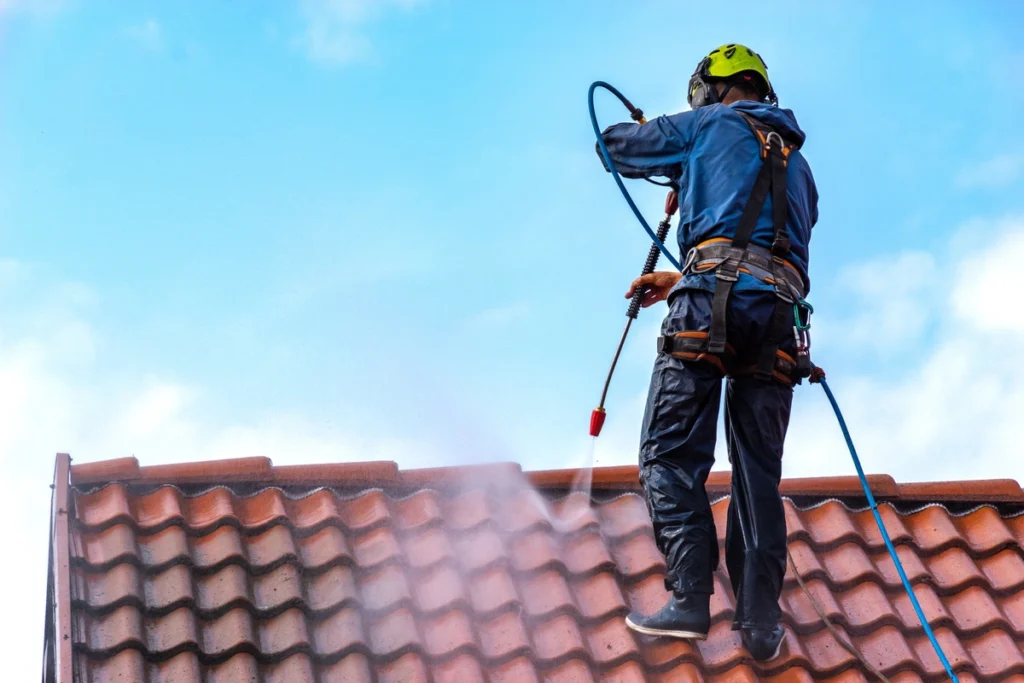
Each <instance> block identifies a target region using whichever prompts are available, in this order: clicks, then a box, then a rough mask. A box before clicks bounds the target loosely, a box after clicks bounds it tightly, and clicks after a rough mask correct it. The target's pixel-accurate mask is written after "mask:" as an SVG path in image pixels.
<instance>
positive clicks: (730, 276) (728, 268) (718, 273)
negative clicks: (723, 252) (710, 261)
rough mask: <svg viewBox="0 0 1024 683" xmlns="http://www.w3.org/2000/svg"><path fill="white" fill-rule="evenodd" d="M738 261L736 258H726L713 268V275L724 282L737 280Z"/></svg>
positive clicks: (738, 274)
mask: <svg viewBox="0 0 1024 683" xmlns="http://www.w3.org/2000/svg"><path fill="white" fill-rule="evenodd" d="M739 269H740V262H739V261H738V260H737V259H733V258H727V259H726V260H724V261H722V263H721V265H719V266H718V268H716V269H715V277H716V278H718V279H719V280H725V281H726V282H738V281H739V279H740V272H739Z"/></svg>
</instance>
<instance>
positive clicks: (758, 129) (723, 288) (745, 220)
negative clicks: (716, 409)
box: [708, 112, 795, 376]
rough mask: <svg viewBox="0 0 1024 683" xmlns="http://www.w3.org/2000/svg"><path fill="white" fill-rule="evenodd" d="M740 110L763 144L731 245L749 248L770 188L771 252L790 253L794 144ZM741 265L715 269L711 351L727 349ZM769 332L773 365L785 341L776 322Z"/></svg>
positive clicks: (731, 262)
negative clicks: (790, 164)
mask: <svg viewBox="0 0 1024 683" xmlns="http://www.w3.org/2000/svg"><path fill="white" fill-rule="evenodd" d="M737 113H738V114H739V115H740V116H742V117H743V120H744V121H745V122H746V123H747V125H748V126H749V127H750V130H751V132H753V133H754V136H755V137H756V138H757V140H758V142H759V143H760V145H761V168H760V170H759V171H758V173H757V177H756V178H755V179H754V187H753V189H752V190H751V192H750V196H749V197H748V198H747V203H746V205H745V206H744V207H743V214H742V215H741V217H740V222H739V224H738V225H737V226H736V233H735V234H734V236H733V239H732V247H733V249H735V250H738V251H739V252H743V251H745V250H746V249H747V247H748V246H749V244H750V238H751V237H752V236H753V234H754V228H755V227H757V219H758V218H759V217H760V216H761V211H762V210H763V209H764V203H765V201H767V199H768V193H769V192H771V193H772V222H773V228H774V235H773V238H772V249H771V252H772V256H773V257H775V258H777V259H782V258H785V257H786V255H788V254H789V247H790V244H789V237H788V233H787V231H786V221H787V220H788V209H789V201H788V199H787V197H786V168H787V164H788V160H789V155H790V153H791V152H792V150H793V149H794V148H795V145H792V144H787V143H786V142H785V140H783V138H782V136H781V135H780V134H779V133H778V131H776V130H775V129H774V128H772V127H771V126H768V125H766V124H764V123H762V122H761V121H759V120H757V119H755V118H754V117H752V116H749V115H748V114H745V113H744V112H737ZM739 266H740V263H739V260H738V259H737V258H730V259H726V260H725V261H723V262H722V264H721V265H720V266H719V267H718V268H717V269H716V270H715V276H716V277H717V278H718V282H717V283H716V285H715V294H714V297H713V298H712V304H711V309H712V310H711V329H710V332H709V335H708V352H709V353H722V352H724V351H725V341H726V316H727V313H728V303H729V294H730V293H731V292H732V285H733V283H734V282H736V281H737V280H738V279H739V272H738V271H739ZM772 268H773V275H776V273H775V272H774V268H775V264H774V262H773V265H772ZM775 279H776V281H777V280H778V278H777V277H776V278H775ZM776 291H778V290H776ZM779 303H780V304H781V303H782V302H781V301H780V302H779ZM775 320H776V321H778V320H781V314H779V313H778V312H777V313H776V315H775ZM786 332H788V329H787V330H783V331H782V333H781V334H782V335H785V333H786ZM769 336H770V340H769V346H774V349H772V350H771V353H772V355H773V358H772V360H771V363H772V364H773V365H774V354H775V352H776V351H777V350H778V346H779V345H780V344H781V343H782V340H783V338H784V336H779V331H778V326H777V325H773V326H772V330H771V332H770V333H769ZM767 353H768V349H765V351H764V353H763V354H762V359H765V362H764V363H758V366H759V374H762V375H763V374H764V373H763V372H762V370H763V369H764V367H763V366H767V363H768V361H767V359H766V355H767ZM767 374H768V375H769V376H770V375H771V369H768V370H767Z"/></svg>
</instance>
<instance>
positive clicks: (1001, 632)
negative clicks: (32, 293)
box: [58, 459, 1024, 683]
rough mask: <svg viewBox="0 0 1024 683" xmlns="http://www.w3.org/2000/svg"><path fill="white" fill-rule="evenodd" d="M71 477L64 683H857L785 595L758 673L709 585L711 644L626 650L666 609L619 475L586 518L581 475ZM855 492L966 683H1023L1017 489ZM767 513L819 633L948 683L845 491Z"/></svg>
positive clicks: (716, 477) (286, 471) (1023, 592)
mask: <svg viewBox="0 0 1024 683" xmlns="http://www.w3.org/2000/svg"><path fill="white" fill-rule="evenodd" d="M58 469H59V468H58ZM71 471H72V474H71V481H72V489H71V492H70V494H69V495H70V498H71V500H70V501H69V503H70V510H71V515H70V517H71V519H70V534H69V536H70V538H69V544H70V569H69V572H70V597H71V599H70V604H71V606H70V623H71V641H72V644H71V647H72V650H73V652H74V655H73V660H74V669H75V676H76V677H75V678H74V681H76V682H78V683H98V682H100V681H104V682H105V681H118V682H121V681H138V682H147V683H156V682H160V683H165V682H168V683H169V682H171V681H174V682H175V683H192V682H198V681H203V682H205V683H214V682H216V683H222V682H226V681H246V682H256V681H261V682H266V683H270V682H273V683H286V682H287V683H307V682H308V683H313V682H314V681H315V682H317V683H334V682H335V681H352V682H358V681H380V682H382V683H384V682H387V683H390V682H396V683H397V682H398V681H402V682H405V683H412V682H416V681H435V682H439V683H440V682H447V681H453V682H456V681H458V682H467V683H470V682H474V681H495V682H505V681H524V682H530V681H558V682H561V681H574V682H575V681H620V682H628V681H714V682H715V683H719V682H723V683H724V682H729V683H732V682H740V681H756V680H768V681H773V682H775V683H783V682H787V683H788V682H791V681H792V682H797V681H831V682H833V683H852V682H854V681H865V680H870V678H869V677H868V675H867V674H865V673H863V672H862V670H861V667H860V664H859V663H858V662H857V661H856V659H855V658H854V657H853V656H852V655H850V654H849V653H848V652H847V651H846V650H844V649H843V648H842V647H840V646H839V645H838V643H837V642H836V641H835V639H834V638H833V636H832V635H831V634H830V633H829V632H828V631H827V630H826V629H825V627H824V625H823V624H822V623H821V621H820V620H819V618H818V617H817V615H816V614H815V612H814V610H813V609H812V607H811V604H810V602H809V601H808V599H807V597H806V596H805V595H804V594H803V593H802V592H801V590H800V588H799V587H798V585H797V583H796V581H795V578H794V577H793V576H792V575H791V574H787V577H786V582H785V589H784V594H783V607H784V610H785V617H784V619H785V626H786V628H787V629H788V631H789V637H788V638H787V639H786V643H785V645H784V646H783V655H782V656H781V657H780V658H779V659H777V660H776V661H773V662H771V663H769V664H767V665H765V666H762V665H758V664H755V663H754V662H753V661H752V660H751V659H750V657H749V655H748V654H747V653H746V651H745V650H744V649H743V647H742V646H741V645H740V642H739V638H738V634H736V633H735V632H733V631H731V630H730V619H731V613H732V592H731V589H730V588H729V585H728V580H727V578H726V576H725V574H724V573H722V572H720V573H719V574H718V575H717V577H716V592H715V595H714V597H713V600H712V612H713V626H712V630H711V633H710V635H709V638H708V639H707V640H706V641H703V642H699V643H696V644H690V643H685V642H681V641H668V640H658V639H651V638H646V637H642V636H637V635H635V634H633V633H632V632H630V631H628V630H627V629H626V627H625V625H624V623H623V617H624V616H625V614H626V613H627V611H629V610H630V609H640V610H642V611H644V612H649V611H653V610H655V609H657V608H659V607H660V606H661V605H662V604H663V602H664V600H665V599H666V593H665V589H664V585H663V583H662V578H663V575H664V562H663V560H662V557H661V555H660V554H659V552H658V550H657V548H656V547H655V544H654V540H653V537H652V535H651V528H650V520H649V518H648V515H647V510H646V507H645V504H644V501H643V498H642V497H641V496H640V495H638V492H637V491H638V489H637V485H636V468H607V469H602V470H597V471H595V474H594V494H593V501H591V500H589V499H588V498H587V497H586V496H585V495H583V494H580V493H576V494H567V492H568V490H569V486H570V483H571V481H572V478H573V476H574V475H575V474H576V473H573V472H549V473H536V474H532V475H525V476H524V475H522V474H521V473H520V472H519V470H518V468H516V467H515V466H495V467H485V468H450V469H437V470H419V471H417V470H411V471H399V470H398V469H397V468H396V467H395V466H394V465H393V464H392V463H364V464H359V465H337V466H321V467H307V468H276V467H273V466H272V465H271V463H270V462H269V461H268V460H265V459H251V460H245V461H221V462H218V463H207V464H202V465H181V466H164V467H153V468H145V467H143V468H140V467H139V466H138V464H137V463H136V462H135V461H134V459H128V460H120V461H109V462H106V463H96V464H88V465H81V466H76V467H74V468H72V470H71ZM110 482H116V483H110ZM872 483H873V486H874V488H875V490H876V492H877V493H878V495H879V498H880V499H882V500H887V501H889V502H888V503H886V504H883V505H882V506H881V513H882V516H883V518H884V520H885V522H886V524H887V526H888V529H889V532H890V535H891V537H892V539H893V541H894V543H896V545H897V547H898V552H899V554H900V557H901V558H902V560H903V562H904V566H905V567H906V570H907V573H908V575H909V577H910V580H911V581H912V582H913V584H914V586H915V589H916V591H917V595H918V597H919V599H920V601H921V604H922V606H923V608H924V610H925V613H926V614H927V616H928V617H929V619H930V621H931V623H932V626H933V628H935V630H936V633H937V637H938V639H939V642H940V643H941V644H942V646H943V647H944V649H945V652H946V654H947V656H948V657H949V658H950V660H951V662H952V664H953V666H954V667H955V669H956V670H957V671H958V672H959V673H960V674H961V680H962V681H965V682H966V681H1012V682H1016V683H1021V682H1024V653H1022V649H1024V553H1022V550H1021V540H1022V539H1024V515H1021V514H1019V512H1020V510H1021V509H1022V506H1024V493H1022V491H1021V489H1020V487H1019V486H1017V484H1016V483H1014V482H1009V481H1000V482H978V483H953V484H936V485H921V484H917V485H904V486H900V485H898V484H896V483H895V482H893V481H892V479H890V478H888V477H875V478H873V479H872ZM709 489H710V491H711V492H712V495H713V496H716V497H720V496H724V495H725V494H726V493H727V491H728V475H722V474H718V473H716V474H713V475H712V480H711V481H710V482H709ZM783 491H784V493H785V494H786V495H787V496H788V498H787V501H786V516H787V524H788V529H789V545H790V550H791V552H792V555H793V559H794V561H795V563H796V566H797V567H798V568H799V571H800V574H801V576H802V577H803V579H804V580H805V581H806V583H807V585H808V588H809V589H810V591H811V592H812V593H813V594H814V595H815V596H816V597H817V599H818V601H819V602H820V603H821V604H822V605H823V606H824V608H825V610H826V612H827V614H828V616H829V617H830V618H831V619H832V621H833V623H835V624H836V626H837V628H838V629H839V630H840V631H841V632H844V633H845V634H847V635H848V636H849V637H850V638H851V639H852V640H853V642H854V643H855V644H856V645H857V646H858V647H859V648H860V649H861V651H862V652H863V654H864V655H865V656H866V658H867V659H868V660H869V661H870V662H872V663H873V664H874V665H875V666H877V667H878V668H879V669H881V670H882V671H883V672H884V673H885V674H886V675H887V676H889V677H890V678H891V679H892V680H893V681H899V682H900V683H906V682H908V681H920V680H927V681H939V680H944V676H943V670H942V667H941V665H940V664H939V662H938V660H937V658H936V656H935V654H934V653H933V652H932V650H931V647H930V646H929V644H928V641H927V639H926V637H925V636H924V633H923V631H922V629H921V627H920V625H919V624H918V623H917V621H916V617H915V615H914V612H913V609H912V608H911V606H910V603H909V600H908V599H907V597H906V596H905V595H904V594H903V591H902V588H901V587H900V583H899V578H898V576H897V575H896V571H895V569H894V567H893V566H892V563H891V561H890V560H889V558H888V555H887V553H886V551H885V547H884V545H883V542H882V540H881V538H880V536H879V533H878V530H877V529H876V528H875V525H874V521H873V519H872V516H871V513H870V511H868V510H865V509H863V502H862V501H860V500H859V499H858V496H857V492H858V491H859V487H858V485H857V482H856V479H848V478H839V479H817V480H792V481H787V482H785V483H784V486H783ZM835 498H839V499H838V500H837V499H835ZM939 503H941V504H939ZM726 506H727V500H726V499H724V498H721V499H719V500H718V501H717V502H716V503H715V504H714V505H713V510H714V514H715V517H716V523H717V525H718V529H719V533H720V534H722V533H723V532H724V529H725V512H726ZM720 540H721V539H720Z"/></svg>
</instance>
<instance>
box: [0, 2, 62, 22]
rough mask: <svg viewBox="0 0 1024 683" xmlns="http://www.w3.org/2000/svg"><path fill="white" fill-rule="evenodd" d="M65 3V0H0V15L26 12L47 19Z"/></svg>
mask: <svg viewBox="0 0 1024 683" xmlns="http://www.w3.org/2000/svg"><path fill="white" fill-rule="evenodd" d="M66 3H67V0H0V16H3V15H8V14H27V15H30V16H33V17H36V18H44V19H48V18H50V17H52V16H53V15H55V14H57V12H59V11H60V10H61V9H63V8H64V5H65V4H66Z"/></svg>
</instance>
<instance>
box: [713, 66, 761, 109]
mask: <svg viewBox="0 0 1024 683" xmlns="http://www.w3.org/2000/svg"><path fill="white" fill-rule="evenodd" d="M724 80H725V82H726V83H728V84H729V85H731V86H732V89H733V91H734V92H735V91H739V93H741V94H742V95H743V96H744V97H750V98H753V99H755V100H757V101H759V102H760V101H762V100H764V98H765V97H766V96H767V95H768V88H767V86H766V84H765V83H764V80H763V79H762V78H761V76H760V74H757V73H755V72H753V71H741V72H740V73H738V74H736V75H735V76H730V77H729V78H727V79H724Z"/></svg>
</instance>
